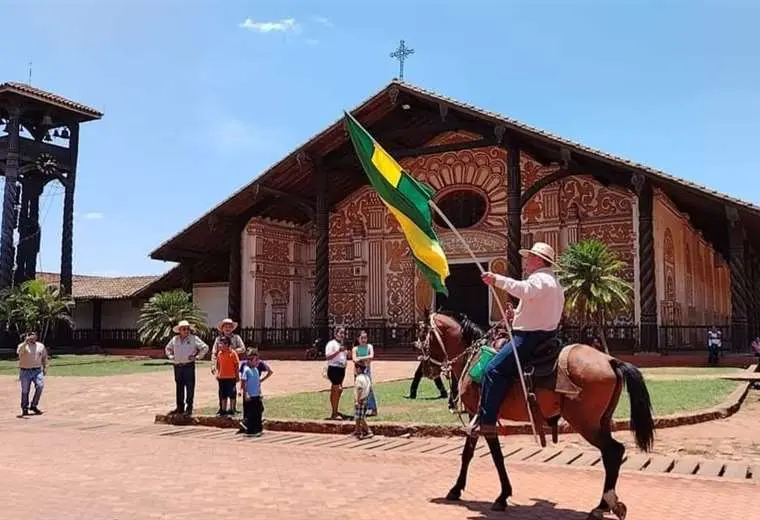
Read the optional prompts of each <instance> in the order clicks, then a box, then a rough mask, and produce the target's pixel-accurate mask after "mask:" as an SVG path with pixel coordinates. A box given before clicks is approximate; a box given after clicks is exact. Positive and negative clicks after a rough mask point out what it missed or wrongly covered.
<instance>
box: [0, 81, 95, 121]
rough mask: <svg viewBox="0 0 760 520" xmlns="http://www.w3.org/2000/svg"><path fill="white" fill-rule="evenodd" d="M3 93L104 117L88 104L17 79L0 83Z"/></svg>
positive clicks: (83, 113) (1, 92)
mask: <svg viewBox="0 0 760 520" xmlns="http://www.w3.org/2000/svg"><path fill="white" fill-rule="evenodd" d="M3 93H11V94H17V95H19V96H23V97H26V98H32V99H36V100H38V101H43V102H45V103H52V104H54V105H58V106H59V107H62V108H65V109H68V110H73V111H74V112H78V113H80V114H82V115H85V116H89V117H90V118H93V119H100V118H101V117H103V113H102V112H100V111H98V110H95V109H94V108H90V107H88V106H87V105H83V104H81V103H77V102H76V101H72V100H70V99H66V98H65V97H63V96H59V95H58V94H53V93H52V92H48V91H47V90H42V89H39V88H36V87H32V86H31V85H26V84H24V83H16V82H15V81H9V82H7V83H0V94H3Z"/></svg>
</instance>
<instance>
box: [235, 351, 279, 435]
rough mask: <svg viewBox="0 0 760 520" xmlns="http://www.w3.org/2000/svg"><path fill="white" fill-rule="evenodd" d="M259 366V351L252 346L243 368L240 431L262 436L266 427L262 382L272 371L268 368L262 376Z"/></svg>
mask: <svg viewBox="0 0 760 520" xmlns="http://www.w3.org/2000/svg"><path fill="white" fill-rule="evenodd" d="M259 366H260V363H259V351H258V350H257V349H255V348H252V349H251V350H249V351H248V363H247V364H246V365H245V367H244V368H243V375H242V376H241V378H240V390H241V392H242V394H243V421H242V422H241V423H240V433H247V434H248V435H252V436H254V437H261V432H262V430H263V429H264V427H263V425H262V415H263V414H264V403H263V401H262V397H261V383H262V382H264V381H265V380H266V379H269V377H271V375H272V371H271V370H267V371H266V375H264V377H261V373H260V372H259V368H258V367H259ZM265 366H266V365H265ZM267 368H268V367H267Z"/></svg>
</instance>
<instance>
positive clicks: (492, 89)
mask: <svg viewBox="0 0 760 520" xmlns="http://www.w3.org/2000/svg"><path fill="white" fill-rule="evenodd" d="M0 4H2V13H3V19H4V23H3V40H4V42H5V44H4V46H3V49H4V52H2V53H0V82H2V81H7V80H16V81H25V80H26V76H27V63H28V62H29V61H30V60H31V61H32V62H33V75H32V84H33V85H34V86H37V87H40V88H43V89H47V90H52V91H54V92H57V93H59V94H61V95H64V96H67V97H69V98H72V99H75V100H77V101H80V102H83V103H85V104H89V105H91V106H94V107H96V108H99V109H101V110H103V111H104V112H105V117H104V118H103V119H102V120H101V121H99V122H93V123H90V124H88V125H86V126H85V128H84V129H83V132H82V144H81V152H80V158H79V173H78V179H77V194H76V202H75V207H76V211H77V216H76V220H75V250H74V270H75V272H77V273H83V274H101V275H128V274H152V273H160V272H163V271H164V270H166V269H168V268H169V267H170V266H171V264H166V263H162V262H156V261H153V260H150V259H149V258H148V256H147V255H148V253H149V252H150V251H151V250H152V249H154V248H155V247H156V246H158V245H159V244H160V243H161V242H163V241H164V240H166V239H167V238H169V237H170V236H172V235H173V234H175V233H176V232H178V231H179V230H181V229H182V228H183V227H184V226H185V225H187V224H189V223H190V222H191V221H192V220H194V219H196V218H197V217H199V216H200V215H202V214H203V213H205V212H206V211H207V210H208V209H209V208H211V207H212V206H214V205H216V204H217V203H218V202H220V201H221V200H223V199H224V198H226V196H228V195H229V194H231V193H232V192H233V191H235V190H237V189H238V188H240V187H241V186H243V185H245V184H247V183H248V182H250V181H251V180H252V179H253V178H254V177H255V176H256V175H257V174H258V173H260V172H261V171H263V170H265V169H266V168H267V167H268V166H269V165H271V164H273V163H274V162H276V161H277V160H279V159H280V158H281V157H283V156H284V155H286V154H287V153H288V152H289V151H291V150H292V149H293V148H295V147H296V146H298V145H299V144H301V143H303V142H304V141H305V140H307V139H308V138H309V137H310V136H312V135H313V134H314V133H316V132H318V131H320V130H322V129H323V128H324V127H326V126H327V125H328V124H330V123H331V122H333V121H335V120H336V119H337V118H338V117H339V116H340V114H341V110H342V109H343V108H347V107H352V106H354V105H356V104H357V103H359V102H360V101H362V100H363V99H365V98H367V97H369V96H370V95H371V94H373V93H374V92H375V91H377V90H379V89H380V88H382V87H383V86H385V84H386V83H387V82H388V81H390V80H391V79H392V78H393V77H394V76H395V75H396V74H397V70H398V64H397V63H396V62H394V61H393V60H391V59H390V58H389V56H388V54H389V53H390V52H391V51H392V50H393V49H394V48H395V46H396V45H397V44H398V41H399V39H401V38H404V39H406V40H407V42H408V44H409V45H410V46H411V47H412V48H414V49H415V50H416V53H415V54H414V55H413V56H412V57H411V58H410V59H409V60H408V62H407V70H406V79H407V81H409V82H411V83H414V84H416V85H419V86H422V87H424V88H428V89H432V90H435V91H438V92H441V93H443V94H446V95H448V96H451V97H454V98H457V99H460V100H463V101H467V102H470V103H473V104H475V105H479V106H481V107H483V108H487V109H490V110H493V111H497V112H501V113H504V114H507V115H510V116H511V117H514V118H516V119H519V120H522V121H524V122H526V123H530V124H533V125H535V126H538V127H541V128H545V129H547V130H551V131H553V132H555V133H558V134H560V135H562V136H565V137H568V138H572V139H575V140H578V141H581V142H583V143H584V144H587V145H589V146H594V147H598V148H601V149H603V150H605V151H608V152H612V153H616V154H620V155H623V156H625V157H628V158H631V159H635V160H638V161H641V162H644V163H647V164H649V165H652V166H655V167H658V168H661V169H664V170H666V171H668V172H670V173H672V174H674V175H678V176H680V177H684V178H687V179H690V180H693V181H696V182H698V183H702V184H706V185H708V186H710V187H713V188H715V189H718V190H720V191H723V192H727V193H730V194H733V195H735V196H738V197H741V198H743V199H745V200H748V201H753V202H760V179H758V167H757V165H756V162H755V160H756V158H755V157H754V154H753V153H748V152H749V151H750V150H752V149H756V150H757V149H758V143H760V128H759V127H758V126H759V125H758V124H759V123H760V67H759V66H758V63H760V33H759V32H758V31H757V26H756V21H757V20H758V19H760V3H758V2H752V1H750V0H746V1H738V0H724V1H718V0H715V1H710V2H706V1H698V0H682V1H675V0H670V1H668V0H661V1H658V2H654V1H643V0H641V1H630V0H628V1H624V0H618V1H615V2H609V1H603V0H596V1H591V0H586V1H573V0H555V1H553V2H548V1H541V0H523V1H510V0H501V1H498V0H491V1H477V0H470V1H453V0H450V1H429V0H424V1H416V2H413V1H412V0H409V1H408V2H402V1H401V0H384V1H382V2H376V1H367V0H363V1H359V2H357V1H348V0H342V1H316V0H314V1H306V0H302V1H300V2H296V1H281V0H278V1H274V0H271V1H255V2H254V1H248V2H244V1H234V0H225V1H218V0H217V1H212V0H187V1H183V0H154V1H150V0H131V1H127V0H109V1H107V0H61V1H58V0H0ZM613 4H614V5H613ZM246 20H249V23H247V24H246V23H245V22H246ZM43 197H44V199H43V201H42V204H41V208H42V209H41V215H42V218H43V219H44V220H43V238H42V252H41V258H40V260H39V262H38V269H41V270H47V271H57V270H58V266H59V258H60V223H61V207H62V203H63V195H62V190H61V188H60V187H59V186H56V185H50V186H48V188H47V190H46V191H45V194H44V195H43Z"/></svg>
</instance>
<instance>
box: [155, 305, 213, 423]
mask: <svg viewBox="0 0 760 520" xmlns="http://www.w3.org/2000/svg"><path fill="white" fill-rule="evenodd" d="M192 328H193V326H192V325H191V324H190V323H189V322H188V321H187V320H181V321H180V322H179V323H177V325H175V326H174V328H173V329H172V330H173V331H174V333H175V334H176V336H174V337H173V338H172V339H170V340H169V343H167V345H166V349H165V352H166V357H167V358H169V359H170V360H171V361H172V363H174V384H175V385H176V388H177V407H176V408H175V409H174V410H172V411H171V412H169V413H170V414H186V415H192V414H193V400H194V398H195V360H196V359H198V358H203V357H204V356H205V355H206V354H207V353H208V345H206V343H204V342H203V340H202V339H201V338H199V337H198V336H196V335H195V334H192V333H191V332H194V331H192ZM186 391H187V392H186ZM186 396H187V401H185V398H186Z"/></svg>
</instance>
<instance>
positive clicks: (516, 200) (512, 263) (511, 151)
mask: <svg viewBox="0 0 760 520" xmlns="http://www.w3.org/2000/svg"><path fill="white" fill-rule="evenodd" d="M521 192H522V178H521V176H520V148H518V147H517V146H516V145H515V144H513V143H510V144H509V145H508V146H507V226H509V227H508V234H507V261H508V266H507V272H508V275H509V277H510V278H514V279H515V280H520V279H522V258H521V257H520V247H521V240H522V220H521V211H520V210H521V205H520V195H521Z"/></svg>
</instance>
